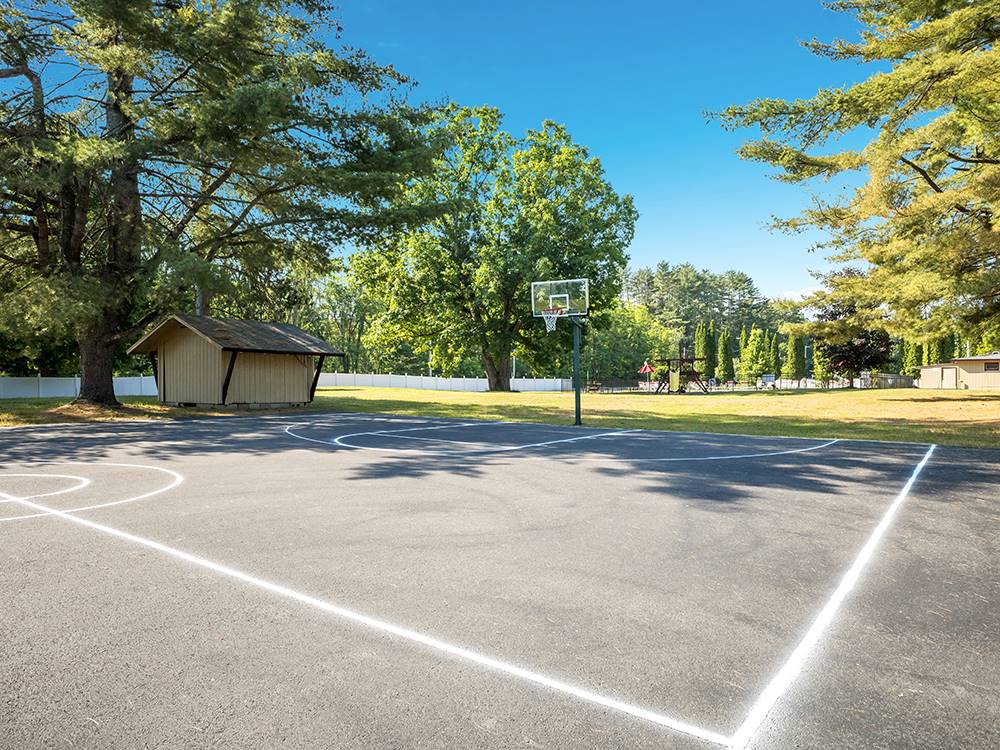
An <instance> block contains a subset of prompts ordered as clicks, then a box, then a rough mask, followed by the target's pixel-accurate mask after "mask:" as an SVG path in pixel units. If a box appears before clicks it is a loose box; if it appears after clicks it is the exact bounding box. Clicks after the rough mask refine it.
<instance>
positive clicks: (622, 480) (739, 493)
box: [0, 414, 1000, 511]
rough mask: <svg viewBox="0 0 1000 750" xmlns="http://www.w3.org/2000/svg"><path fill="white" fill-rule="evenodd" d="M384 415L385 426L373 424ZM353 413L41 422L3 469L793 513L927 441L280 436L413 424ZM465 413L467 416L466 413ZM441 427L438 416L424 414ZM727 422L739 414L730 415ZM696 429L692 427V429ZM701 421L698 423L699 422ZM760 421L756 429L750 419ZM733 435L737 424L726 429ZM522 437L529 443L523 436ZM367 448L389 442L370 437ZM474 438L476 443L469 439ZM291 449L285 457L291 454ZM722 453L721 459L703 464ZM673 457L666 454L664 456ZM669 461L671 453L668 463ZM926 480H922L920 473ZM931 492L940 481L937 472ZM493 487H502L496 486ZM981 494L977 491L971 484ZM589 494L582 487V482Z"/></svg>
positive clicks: (507, 428) (958, 460)
mask: <svg viewBox="0 0 1000 750" xmlns="http://www.w3.org/2000/svg"><path fill="white" fill-rule="evenodd" d="M381 419H385V420H387V422H388V425H386V424H384V423H382V422H381V421H379V420H381ZM374 420H375V421H368V420H367V419H363V418H359V417H355V415H353V414H339V415H333V414H331V415H325V416H320V415H313V416H312V417H309V416H307V415H303V418H302V419H301V420H300V419H281V418H275V417H258V418H236V419H218V420H191V421H185V422H157V423H148V422H146V423H137V422H132V423H129V422H117V423H94V424H87V425H80V426H69V427H58V428H56V427H53V428H46V429H31V428H27V429H22V430H11V431H4V432H0V468H5V467H7V466H8V465H9V464H14V463H18V464H21V463H58V462H60V461H100V460H114V461H128V460H153V461H162V462H164V465H167V466H169V465H171V464H174V465H182V464H183V462H184V461H185V459H187V458H191V457H199V456H206V455H209V456H211V455H218V456H220V457H223V456H225V457H230V456H240V457H243V456H253V455H270V456H283V455H286V454H287V455H288V457H289V461H288V466H289V472H290V481H292V480H293V479H294V474H295V472H296V471H301V470H302V467H303V464H302V462H301V461H300V460H299V458H300V457H301V456H302V454H303V452H305V453H306V454H311V455H312V456H313V457H314V461H313V463H315V465H316V468H317V470H319V469H321V468H322V467H323V464H324V462H327V461H330V462H332V463H333V464H335V465H336V466H337V468H338V469H340V470H341V471H342V473H343V475H344V476H345V477H346V479H345V480H344V481H347V482H352V483H353V482H357V483H367V484H371V483H374V484H380V483H383V482H386V481H388V480H400V479H404V480H406V479H409V480H418V481H425V480H430V481H433V480H434V479H435V478H436V477H446V476H455V477H462V478H472V479H481V480H483V481H487V482H491V483H492V484H491V485H490V486H491V487H495V486H502V483H503V481H504V477H505V476H508V477H509V476H512V475H513V474H512V473H516V474H518V475H519V476H520V475H527V474H528V473H533V474H537V475H538V476H539V477H540V481H539V484H544V485H550V486H552V487H555V488H558V487H559V486H560V482H561V481H563V480H564V479H565V478H566V477H580V476H583V477H585V478H586V477H593V478H594V480H595V481H594V482H593V487H592V494H590V497H588V498H587V500H588V501H598V502H602V501H605V502H610V501H611V499H612V497H613V496H615V493H616V492H617V491H618V489H619V488H620V487H622V486H625V485H628V486H629V487H631V488H632V491H635V492H638V493H645V494H648V495H650V496H651V497H653V498H660V499H662V501H663V502H684V503H691V504H696V505H698V506H699V507H704V508H709V509H714V510H725V511H735V510H740V509H743V508H746V507H752V506H753V505H754V504H756V503H758V502H761V501H764V500H766V499H768V498H773V497H776V496H778V497H781V498H784V500H783V502H788V503H789V507H790V508H791V509H794V506H795V503H796V500H795V498H796V497H797V496H802V497H804V496H807V495H808V496H810V497H823V498H829V499H830V502H831V503H832V504H835V503H836V502H837V501H836V498H838V497H842V496H845V495H851V494H855V495H856V494H858V493H864V492H868V493H869V494H870V495H871V496H872V498H873V499H872V502H877V503H879V504H881V503H883V502H884V495H885V494H886V493H894V492H897V491H898V488H900V487H902V485H903V484H904V483H905V481H906V479H907V478H908V476H909V475H910V473H911V472H912V470H913V467H914V466H915V465H916V463H917V462H918V461H919V460H920V458H921V457H922V456H923V454H924V453H925V451H926V446H923V445H912V444H905V443H897V444H894V445H886V444H874V443H864V442H857V441H850V440H847V441H843V442H838V443H834V444H833V445H828V446H825V447H819V448H816V449H815V450H808V451H802V452H790V451H800V450H801V449H803V448H812V447H814V446H816V445H819V444H820V443H819V441H817V442H815V443H814V442H812V441H803V440H800V439H790V438H782V437H774V436H757V437H747V436H741V435H733V434H728V435H727V434H722V433H715V434H704V433H699V432H697V431H692V432H691V433H685V432H653V431H649V432H636V433H630V434H628V435H621V436H615V437H614V438H613V439H606V440H601V439H595V440H585V441H577V442H568V443H559V444H554V445H547V446H542V447H539V448H531V449H526V450H523V451H520V452H518V453H517V454H516V455H514V454H512V453H511V452H491V451H490V450H489V448H490V446H495V445H497V444H500V443H501V441H507V442H510V440H511V439H513V438H512V435H513V436H514V437H516V439H517V440H520V441H521V442H531V441H533V440H535V439H536V437H537V432H536V433H535V435H536V437H531V434H532V432H531V431H532V430H536V431H537V430H544V431H551V430H552V428H551V426H549V425H523V426H518V425H510V424H506V425H498V424H491V423H484V424H483V425H482V426H479V427H476V428H475V431H474V434H470V436H467V435H466V433H463V437H462V439H464V440H466V441H467V442H468V443H472V445H463V446H461V447H458V448H455V449H453V450H451V449H446V450H440V449H438V448H435V451H434V452H431V453H427V452H412V453H411V452H405V453H394V452H385V451H376V450H366V449H364V448H346V447H340V446H336V445H330V444H319V443H310V442H303V441H301V440H297V439H295V438H293V437H291V436H289V435H287V434H285V428H286V427H287V426H289V425H300V426H302V427H303V429H305V427H304V426H305V425H308V424H310V423H312V422H324V423H326V422H329V423H330V424H332V425H333V427H332V428H330V429H329V430H327V433H323V434H328V436H333V435H336V434H340V435H344V434H348V433H351V432H355V433H356V432H362V431H366V429H365V428H364V427H359V425H367V426H368V428H369V429H368V431H377V430H380V429H386V428H387V427H388V428H390V429H391V428H392V427H393V425H394V424H397V423H398V424H399V425H401V426H402V427H407V426H411V425H412V424H413V421H412V420H409V421H407V420H406V418H401V417H398V416H386V417H384V418H383V417H374ZM462 421H464V422H468V421H469V420H468V418H467V417H465V418H464V419H463V420H462ZM428 422H429V423H430V424H434V425H437V424H442V425H444V424H448V422H447V420H445V421H441V420H428ZM729 424H730V426H734V425H739V424H740V423H739V422H733V423H729ZM692 426H694V425H692ZM698 426H701V427H704V425H698ZM758 427H759V425H758ZM734 431H735V430H734ZM598 432H601V430H600V429H590V430H585V431H582V432H581V431H580V430H579V429H571V428H567V429H566V430H565V434H566V435H567V436H582V435H589V434H596V433H598ZM521 435H524V436H526V437H527V440H521V437H520V436H521ZM371 440H374V441H375V442H374V443H373V445H372V447H385V446H386V445H388V446H396V447H398V445H399V442H396V443H393V442H392V441H389V442H387V443H384V444H383V443H381V442H379V441H380V440H381V438H379V437H377V436H376V437H374V438H371ZM477 442H478V443H479V445H478V446H477V445H476V443H477ZM293 454H294V455H293ZM707 456H724V457H726V458H724V459H722V460H701V459H704V458H705V457H707ZM663 459H670V460H663ZM675 459H676V460H675ZM945 463H947V476H948V477H949V478H950V480H949V481H951V482H952V486H951V489H954V487H955V486H962V487H974V488H986V487H989V488H991V491H994V490H995V487H996V484H997V482H998V480H1000V451H995V450H986V449H981V450H977V449H960V448H949V449H946V448H939V449H938V452H937V454H936V456H935V459H934V466H935V468H937V467H939V466H941V465H943V464H945ZM922 481H923V480H922ZM936 481H937V482H938V484H937V485H936V486H938V487H939V488H940V489H942V490H943V489H944V485H942V484H940V483H941V481H942V480H936ZM497 483H499V485H498V484H497ZM976 491H979V489H976ZM588 492H590V490H588Z"/></svg>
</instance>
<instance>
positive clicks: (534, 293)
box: [531, 279, 590, 318]
mask: <svg viewBox="0 0 1000 750" xmlns="http://www.w3.org/2000/svg"><path fill="white" fill-rule="evenodd" d="M556 309H558V310H559V316H560V317H563V316H569V315H577V316H579V315H586V314H587V313H588V312H589V311H590V280H589V279H559V280H557V281H535V282H533V283H532V284H531V313H532V315H534V316H535V317H536V318H541V317H544V316H545V314H546V312H548V311H552V310H556Z"/></svg>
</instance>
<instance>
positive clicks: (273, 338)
mask: <svg viewBox="0 0 1000 750" xmlns="http://www.w3.org/2000/svg"><path fill="white" fill-rule="evenodd" d="M172 323H173V324H175V325H176V324H179V325H181V326H183V327H185V328H189V329H190V330H192V331H194V332H195V333H197V334H199V335H200V336H202V337H203V338H206V339H208V340H209V341H211V342H212V343H213V344H215V345H216V346H218V347H219V348H220V349H223V350H224V351H240V352H261V353H268V354H325V355H327V356H333V357H343V356H344V353H343V352H342V351H341V350H340V349H337V348H336V347H334V346H333V345H332V344H329V343H327V342H326V341H324V340H323V339H321V338H319V337H318V336H313V335H312V334H311V333H307V332H305V331H303V330H302V329H301V328H299V327H298V326H293V325H292V324H291V323H263V322H260V321H256V320H234V319H232V318H209V317H206V316H203V315H172V316H170V317H169V318H167V319H166V320H164V321H162V322H160V324H159V325H157V326H156V327H155V328H154V329H153V330H152V331H150V332H149V333H147V334H146V335H145V336H143V337H142V338H141V339H140V340H139V341H137V342H136V343H135V344H133V345H132V346H131V348H130V349H129V350H128V351H129V354H137V353H142V352H150V351H155V350H156V349H157V348H158V347H157V344H158V342H159V339H160V337H161V336H162V335H165V334H166V333H167V332H168V331H169V330H171V329H173V326H172V325H171V324H172Z"/></svg>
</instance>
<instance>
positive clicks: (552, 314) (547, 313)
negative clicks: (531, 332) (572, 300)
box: [542, 307, 563, 333]
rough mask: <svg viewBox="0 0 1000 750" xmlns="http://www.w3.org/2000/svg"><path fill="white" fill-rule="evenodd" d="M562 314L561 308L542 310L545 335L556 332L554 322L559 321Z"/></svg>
mask: <svg viewBox="0 0 1000 750" xmlns="http://www.w3.org/2000/svg"><path fill="white" fill-rule="evenodd" d="M562 312H563V311H562V308H561V307H547V308H545V309H544V310H542V320H544V321H545V330H546V332H547V333H552V332H553V331H554V330H556V321H557V320H559V316H560V315H562Z"/></svg>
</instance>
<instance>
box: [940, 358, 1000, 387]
mask: <svg viewBox="0 0 1000 750" xmlns="http://www.w3.org/2000/svg"><path fill="white" fill-rule="evenodd" d="M920 387H921V388H933V389H944V390H965V389H969V388H971V389H974V390H980V389H985V388H997V389H1000V352H990V353H989V354H981V355H979V356H977V357H958V358H956V359H953V360H952V361H951V362H950V363H949V364H941V365H924V366H923V367H921V368H920Z"/></svg>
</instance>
